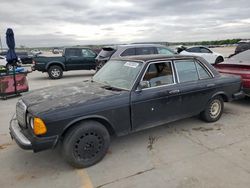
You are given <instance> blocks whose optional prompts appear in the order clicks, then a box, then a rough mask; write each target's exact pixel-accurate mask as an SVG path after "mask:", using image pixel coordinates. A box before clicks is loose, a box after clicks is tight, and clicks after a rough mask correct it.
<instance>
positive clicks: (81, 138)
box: [63, 121, 110, 168]
mask: <svg viewBox="0 0 250 188" xmlns="http://www.w3.org/2000/svg"><path fill="white" fill-rule="evenodd" d="M109 143H110V136H109V132H108V131H107V129H106V128H105V127H104V126H103V125H102V124H100V123H98V122H95V121H86V122H82V123H81V124H80V125H78V126H76V127H75V128H73V129H72V130H70V131H69V132H68V133H67V134H66V136H65V137H64V140H63V155H64V157H65V159H66V160H67V161H68V163H69V164H71V165H72V166H73V167H76V168H85V167H89V166H92V165H94V164H96V163H98V162H99V161H100V160H101V159H102V158H103V157H104V156H105V155H106V153H107V150H108V148H109Z"/></svg>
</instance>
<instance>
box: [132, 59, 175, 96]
mask: <svg viewBox="0 0 250 188" xmlns="http://www.w3.org/2000/svg"><path fill="white" fill-rule="evenodd" d="M156 63H170V65H171V70H172V74H173V83H171V84H165V85H160V86H154V87H148V88H142V89H141V90H142V91H143V90H148V89H155V88H159V87H167V86H172V85H175V84H177V82H176V77H175V71H174V67H173V61H171V60H170V61H157V62H149V63H148V64H147V66H146V68H145V70H144V72H143V74H142V76H141V79H140V81H139V84H140V82H141V81H143V78H144V76H145V74H146V72H147V70H148V68H149V66H150V65H151V64H156ZM136 91H138V86H137V88H136Z"/></svg>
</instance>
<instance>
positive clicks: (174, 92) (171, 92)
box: [169, 89, 180, 94]
mask: <svg viewBox="0 0 250 188" xmlns="http://www.w3.org/2000/svg"><path fill="white" fill-rule="evenodd" d="M177 93H180V90H179V89H175V90H171V91H169V94H177Z"/></svg>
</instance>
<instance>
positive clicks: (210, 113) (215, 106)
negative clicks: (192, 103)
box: [201, 96, 224, 122]
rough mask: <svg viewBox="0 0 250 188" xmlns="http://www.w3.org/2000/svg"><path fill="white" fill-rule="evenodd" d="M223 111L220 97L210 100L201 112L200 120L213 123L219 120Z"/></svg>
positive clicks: (222, 102)
mask: <svg viewBox="0 0 250 188" xmlns="http://www.w3.org/2000/svg"><path fill="white" fill-rule="evenodd" d="M223 109H224V101H223V99H222V97H221V96H216V97H214V98H213V99H211V100H210V101H209V102H208V104H207V107H206V109H205V110H204V111H203V112H201V118H202V120H204V121H206V122H215V121H217V120H219V119H220V117H221V115H222V113H223Z"/></svg>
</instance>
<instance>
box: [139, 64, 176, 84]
mask: <svg viewBox="0 0 250 188" xmlns="http://www.w3.org/2000/svg"><path fill="white" fill-rule="evenodd" d="M143 80H144V81H149V83H150V87H156V86H161V85H168V84H172V83H174V77H173V72H172V66H171V63H170V62H163V63H152V64H150V65H149V67H148V69H147V71H146V72H145V75H144V77H143Z"/></svg>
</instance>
